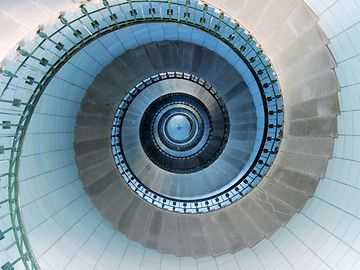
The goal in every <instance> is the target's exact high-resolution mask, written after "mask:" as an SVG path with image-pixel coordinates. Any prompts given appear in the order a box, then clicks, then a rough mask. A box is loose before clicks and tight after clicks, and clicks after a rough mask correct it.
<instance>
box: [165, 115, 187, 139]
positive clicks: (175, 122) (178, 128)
mask: <svg viewBox="0 0 360 270" xmlns="http://www.w3.org/2000/svg"><path fill="white" fill-rule="evenodd" d="M192 129H193V124H192V122H191V119H190V118H189V117H188V116H186V115H185V114H182V113H177V114H174V115H171V116H170V117H169V118H168V119H167V121H166V124H165V132H166V135H167V137H168V138H169V139H170V140H171V141H173V142H176V143H183V142H186V141H187V140H188V139H189V138H190V137H191V134H192Z"/></svg>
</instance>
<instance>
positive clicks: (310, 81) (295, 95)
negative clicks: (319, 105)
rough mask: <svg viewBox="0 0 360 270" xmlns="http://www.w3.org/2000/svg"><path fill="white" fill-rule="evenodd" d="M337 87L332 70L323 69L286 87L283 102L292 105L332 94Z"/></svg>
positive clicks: (335, 91) (336, 90) (337, 89)
mask: <svg viewBox="0 0 360 270" xmlns="http://www.w3.org/2000/svg"><path fill="white" fill-rule="evenodd" d="M339 89H340V88H339V84H338V82H337V78H336V74H335V72H334V70H325V71H323V72H322V73H319V74H317V75H315V76H312V77H311V78H304V80H303V81H301V82H298V83H297V84H295V85H292V86H289V87H287V88H286V93H284V95H283V99H284V104H285V105H286V106H292V105H295V104H301V103H303V102H306V101H309V100H313V99H320V98H323V97H326V96H334V95H336V93H337V92H338V91H339Z"/></svg>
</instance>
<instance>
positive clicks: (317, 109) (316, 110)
mask: <svg viewBox="0 0 360 270" xmlns="http://www.w3.org/2000/svg"><path fill="white" fill-rule="evenodd" d="M339 113H340V105H339V101H338V97H337V94H333V95H329V96H326V97H321V98H318V99H311V100H308V101H304V102H302V103H298V104H295V105H292V106H286V109H285V120H286V121H289V120H300V119H309V118H319V117H331V116H336V115H338V114H339Z"/></svg>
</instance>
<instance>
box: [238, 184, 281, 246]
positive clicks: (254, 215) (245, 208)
mask: <svg viewBox="0 0 360 270" xmlns="http://www.w3.org/2000/svg"><path fill="white" fill-rule="evenodd" d="M253 191H254V190H252V192H253ZM239 207H240V209H241V210H242V213H243V214H244V217H245V218H248V219H249V220H251V221H252V224H254V226H255V227H256V228H257V229H258V230H260V232H261V234H262V235H263V236H265V237H268V236H270V235H271V234H272V233H273V232H274V231H275V230H276V229H277V228H279V226H280V225H281V221H280V220H278V219H277V218H276V217H275V216H271V215H270V214H269V213H268V211H267V210H265V209H264V208H262V207H261V205H259V204H258V202H257V201H255V200H254V199H253V198H252V196H251V197H250V196H245V197H243V198H242V199H241V200H240V201H239ZM245 213H246V214H245ZM259 240H260V239H259Z"/></svg>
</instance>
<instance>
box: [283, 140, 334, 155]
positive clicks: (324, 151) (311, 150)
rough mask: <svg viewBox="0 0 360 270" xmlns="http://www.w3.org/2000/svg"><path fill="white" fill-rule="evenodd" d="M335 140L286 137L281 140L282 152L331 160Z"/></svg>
mask: <svg viewBox="0 0 360 270" xmlns="http://www.w3.org/2000/svg"><path fill="white" fill-rule="evenodd" d="M333 149H334V139H333V138H330V137H326V138H321V137H293V138H291V137H286V138H283V139H282V140H281V144H280V151H282V152H289V153H298V154H304V155H311V156H321V157H327V158H331V157H332V153H333Z"/></svg>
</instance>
